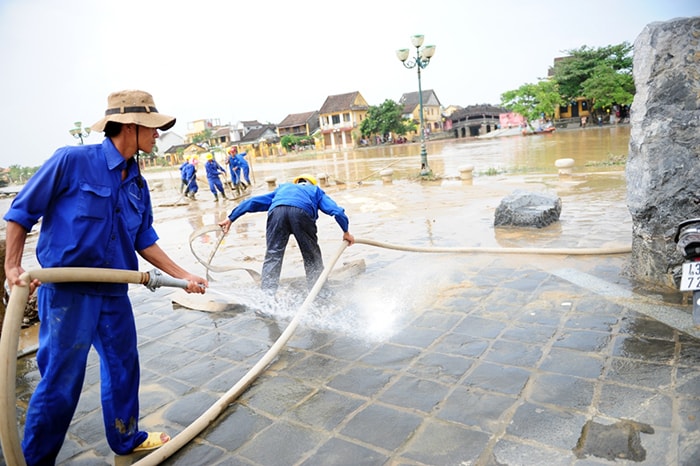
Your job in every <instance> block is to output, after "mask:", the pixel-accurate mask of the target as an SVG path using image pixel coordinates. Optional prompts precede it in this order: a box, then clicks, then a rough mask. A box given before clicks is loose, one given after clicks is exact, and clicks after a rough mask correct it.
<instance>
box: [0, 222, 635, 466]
mask: <svg viewBox="0 0 700 466" xmlns="http://www.w3.org/2000/svg"><path fill="white" fill-rule="evenodd" d="M207 229H208V230H207ZM205 230H206V231H215V230H219V227H218V226H213V227H205V228H204V229H200V230H198V231H199V232H200V233H201V231H205ZM192 240H193V237H192V236H191V237H190V241H192ZM355 242H356V243H357V244H366V245H369V246H376V247H381V248H385V249H394V250H401V251H411V252H429V253H490V254H552V255H606V254H624V253H629V252H630V251H631V248H630V247H629V246H627V247H610V248H582V249H575V248H574V249H556V248H555V249H546V248H542V249H540V248H479V247H465V248H460V247H453V248H452V247H408V246H399V245H394V244H390V243H382V242H379V241H373V240H368V239H361V238H356V239H355ZM220 243H221V238H219V239H218V242H217V245H216V249H218V247H219V245H220ZM190 247H191V249H192V252H193V253H194V252H195V251H194V249H193V248H192V246H191V244H190ZM346 247H347V243H346V242H345V241H343V242H342V245H341V247H340V248H339V249H338V251H337V252H336V254H335V256H334V257H333V258H332V259H331V260H330V261H329V262H328V264H327V266H326V267H325V268H324V271H323V273H322V274H321V276H320V277H319V278H318V280H317V281H316V283H315V284H314V286H313V288H312V289H311V291H310V292H309V295H308V296H307V297H306V300H305V301H304V302H303V303H302V305H301V307H300V308H299V310H298V311H297V313H296V315H295V316H294V318H293V319H292V321H291V322H290V323H289V325H288V326H287V328H286V329H285V330H284V332H283V333H282V335H280V337H279V338H278V339H277V341H276V342H275V343H274V344H273V345H272V346H271V347H270V349H269V350H268V351H267V352H266V353H265V355H264V356H263V357H262V358H261V359H260V360H259V361H258V362H257V363H256V364H255V365H254V366H253V367H252V368H251V369H250V370H249V371H248V372H247V373H246V374H245V375H244V376H243V378H241V379H240V380H239V381H238V382H237V383H236V384H235V385H234V386H233V387H231V388H230V389H229V390H228V391H227V392H226V393H225V394H224V395H223V396H222V397H221V398H220V399H219V400H217V401H216V402H215V403H214V404H213V405H212V406H211V407H210V408H209V409H208V410H207V411H205V412H204V413H203V414H202V415H201V416H200V417H199V418H197V419H196V420H195V421H194V422H193V423H192V424H190V425H189V426H187V427H186V428H185V429H184V430H183V431H182V432H181V433H179V434H178V435H176V436H175V437H173V438H172V439H171V440H170V441H169V442H168V443H166V444H165V445H163V446H162V447H161V448H159V449H158V450H155V451H154V452H153V453H150V454H149V455H148V456H146V457H145V458H143V459H141V460H140V461H138V462H136V463H134V466H148V465H157V464H160V463H161V462H162V461H164V460H165V459H167V458H169V457H170V456H172V455H173V454H174V453H176V452H177V451H178V450H179V449H180V448H182V447H183V446H185V445H186V444H187V443H188V442H190V441H191V440H192V439H194V438H195V437H196V436H197V435H199V434H200V433H201V432H202V431H203V430H204V429H205V428H206V427H208V426H209V425H210V424H211V423H212V422H213V421H214V420H215V419H216V418H217V417H218V416H219V415H220V414H221V413H222V412H223V411H224V410H225V409H226V407H228V405H230V404H231V403H232V402H233V401H235V400H236V398H238V396H240V395H241V393H243V392H244V391H245V390H246V389H247V388H248V387H249V386H250V385H251V384H252V383H253V381H254V380H255V379H256V378H257V377H258V375H260V373H262V371H263V370H264V369H265V368H266V367H267V365H268V364H270V362H271V361H272V360H273V359H274V358H276V357H277V354H278V353H279V352H280V350H281V349H282V348H283V347H284V345H285V344H286V343H287V341H288V340H289V338H291V336H292V334H293V333H294V331H295V330H296V328H297V326H298V325H299V322H300V320H301V319H302V317H303V316H304V315H305V313H306V312H307V311H308V308H309V306H310V304H311V303H312V302H313V300H314V299H315V298H316V296H317V295H318V293H319V291H320V290H321V287H322V286H323V285H324V284H325V282H326V280H327V279H328V275H329V274H330V273H331V271H332V270H333V267H334V266H335V264H336V263H337V261H338V259H339V258H340V256H341V254H342V253H343V251H344V250H345V248H346ZM215 251H216V250H215ZM195 256H196V257H197V259H198V260H199V261H200V262H201V263H202V264H204V265H205V266H207V265H208V262H211V259H212V258H213V253H212V254H210V255H209V258H208V261H207V262H204V261H203V260H202V259H201V258H199V257H198V256H197V254H196V253H195ZM209 267H211V266H210V265H209ZM236 269H241V268H240V267H229V268H225V267H218V268H216V270H215V271H218V272H221V271H227V270H236ZM212 270H213V269H212ZM243 270H250V269H243ZM152 275H153V274H151V277H149V274H148V273H143V272H136V271H129V270H116V269H92V268H55V269H38V270H32V271H29V272H25V273H24V274H23V275H22V280H23V281H24V282H25V283H26V284H27V285H25V286H19V285H16V286H14V287H13V291H12V293H11V294H10V299H9V302H8V305H7V309H6V311H5V320H4V322H3V327H2V334H0V365H1V366H2V369H0V371H1V372H0V445H2V451H3V455H4V456H5V461H6V462H7V464H8V465H9V466H25V465H26V462H25V460H24V455H23V454H22V449H21V446H20V441H19V434H18V431H17V425H16V414H15V413H16V409H17V408H16V406H17V400H16V395H15V389H16V388H15V384H16V376H17V345H18V342H19V331H20V328H21V324H22V317H23V314H24V308H25V303H26V302H27V299H28V298H29V286H28V284H29V283H30V282H31V280H32V279H34V278H37V279H39V280H40V281H41V282H47V283H48V282H72V281H91V282H112V283H137V284H138V283H140V284H144V285H147V286H148V287H149V289H153V287H155V286H178V285H177V280H175V283H170V282H168V283H158V284H153V283H151V282H152V281H153V277H152ZM251 276H253V274H251ZM164 278H168V277H164ZM163 281H167V280H163ZM149 283H150V285H149ZM10 381H12V383H10Z"/></svg>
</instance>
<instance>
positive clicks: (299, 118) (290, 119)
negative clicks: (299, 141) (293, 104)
mask: <svg viewBox="0 0 700 466" xmlns="http://www.w3.org/2000/svg"><path fill="white" fill-rule="evenodd" d="M313 118H316V119H318V112H317V111H316V110H314V111H313V112H305V113H292V114H290V115H287V116H286V117H285V119H284V120H282V121H281V122H280V123H279V124H278V125H277V127H278V128H293V127H296V126H303V125H305V124H306V123H308V122H309V120H311V119H313Z"/></svg>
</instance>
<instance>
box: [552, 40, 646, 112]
mask: <svg viewBox="0 0 700 466" xmlns="http://www.w3.org/2000/svg"><path fill="white" fill-rule="evenodd" d="M566 53H567V54H568V56H567V57H566V58H564V59H562V60H558V61H557V62H556V63H555V64H554V67H553V68H552V78H553V80H554V81H555V82H556V83H557V84H558V86H559V93H560V94H561V96H562V97H563V98H564V100H565V101H568V100H572V99H575V98H577V97H585V98H587V99H590V100H591V101H593V107H594V108H597V109H602V108H605V107H609V106H610V105H612V104H613V103H617V104H620V105H625V104H631V103H632V99H633V98H634V93H635V88H634V80H633V79H632V45H630V44H629V43H628V42H623V43H621V44H618V45H609V46H607V47H599V48H589V47H587V46H585V45H584V46H583V47H581V48H579V49H573V50H567V51H566Z"/></svg>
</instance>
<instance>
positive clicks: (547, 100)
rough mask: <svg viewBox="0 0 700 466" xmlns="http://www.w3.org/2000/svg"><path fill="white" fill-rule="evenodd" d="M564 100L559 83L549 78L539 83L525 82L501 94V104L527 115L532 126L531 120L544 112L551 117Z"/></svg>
mask: <svg viewBox="0 0 700 466" xmlns="http://www.w3.org/2000/svg"><path fill="white" fill-rule="evenodd" d="M562 102H563V100H562V98H561V96H560V95H559V91H558V89H557V84H556V83H555V82H554V81H551V80H548V79H543V80H541V81H539V82H538V83H537V84H531V83H528V84H523V85H522V86H520V87H519V88H517V89H514V90H511V91H506V92H504V93H503V94H501V106H503V107H505V108H506V109H508V110H510V111H511V112H515V113H519V114H520V115H522V116H523V117H525V119H526V120H527V124H528V125H529V126H530V127H531V128H532V123H531V122H533V121H535V120H537V119H538V118H540V117H541V116H542V115H543V114H544V116H545V117H549V118H551V117H552V116H553V115H554V110H555V109H556V107H557V106H558V105H561V104H562Z"/></svg>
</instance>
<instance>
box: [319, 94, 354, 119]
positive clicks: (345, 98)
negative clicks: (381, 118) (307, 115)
mask: <svg viewBox="0 0 700 466" xmlns="http://www.w3.org/2000/svg"><path fill="white" fill-rule="evenodd" d="M359 94H360V93H359V92H358V91H355V92H349V93H347V94H338V95H329V96H328V97H326V101H325V102H324V103H323V105H322V106H321V109H320V110H319V113H320V114H322V115H325V114H328V113H338V112H342V111H344V110H362V109H365V107H358V106H356V105H354V103H355V100H356V99H357V96H358V95H359Z"/></svg>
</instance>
